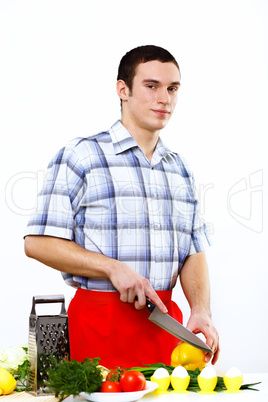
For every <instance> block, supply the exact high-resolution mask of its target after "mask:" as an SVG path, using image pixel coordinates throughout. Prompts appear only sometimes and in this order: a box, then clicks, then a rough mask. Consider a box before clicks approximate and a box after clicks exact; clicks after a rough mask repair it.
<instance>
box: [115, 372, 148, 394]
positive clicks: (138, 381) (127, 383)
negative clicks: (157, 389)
mask: <svg viewBox="0 0 268 402" xmlns="http://www.w3.org/2000/svg"><path fill="white" fill-rule="evenodd" d="M120 385H121V388H122V391H124V392H134V391H142V390H144V389H145V387H146V379H145V377H144V375H143V374H142V373H141V372H140V371H136V370H130V371H126V372H125V373H124V374H123V375H122V377H121V379H120Z"/></svg>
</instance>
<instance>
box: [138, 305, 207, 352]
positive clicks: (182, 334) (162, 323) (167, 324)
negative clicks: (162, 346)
mask: <svg viewBox="0 0 268 402" xmlns="http://www.w3.org/2000/svg"><path fill="white" fill-rule="evenodd" d="M146 306H147V308H148V310H149V311H150V313H151V314H150V316H149V320H150V321H152V322H153V323H154V324H156V325H158V326H159V327H161V328H163V329H164V330H165V331H167V332H169V333H170V334H171V335H173V336H175V337H176V338H179V339H180V340H181V341H183V342H186V343H188V344H189V345H192V346H194V347H196V348H198V349H201V350H203V351H204V352H208V353H213V352H212V350H211V349H210V348H209V347H208V345H207V344H206V343H205V342H203V341H202V340H201V339H200V338H198V336H196V335H195V334H194V333H193V332H191V331H189V329H187V328H185V327H184V326H183V325H181V324H180V323H179V322H178V321H177V320H175V319H174V318H173V317H171V316H170V315H168V314H164V313H162V311H161V310H160V309H159V308H158V307H157V306H156V305H155V304H154V303H152V302H151V301H150V300H148V299H146Z"/></svg>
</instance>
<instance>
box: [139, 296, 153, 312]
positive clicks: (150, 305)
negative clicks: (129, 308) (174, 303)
mask: <svg viewBox="0 0 268 402" xmlns="http://www.w3.org/2000/svg"><path fill="white" fill-rule="evenodd" d="M135 300H138V296H135ZM146 307H147V308H148V310H149V311H150V313H152V312H153V310H154V308H155V304H154V303H153V302H151V300H149V299H147V297H146Z"/></svg>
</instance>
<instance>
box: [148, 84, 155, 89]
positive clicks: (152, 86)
mask: <svg viewBox="0 0 268 402" xmlns="http://www.w3.org/2000/svg"><path fill="white" fill-rule="evenodd" d="M147 88H150V89H155V85H153V84H148V85H147Z"/></svg>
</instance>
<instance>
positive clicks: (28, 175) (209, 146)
mask: <svg viewBox="0 0 268 402" xmlns="http://www.w3.org/2000/svg"><path fill="white" fill-rule="evenodd" d="M267 5H268V3H267V1H265V0H224V1H217V0H203V1H199V0H192V1H186V0H185V1H183V0H166V1H165V2H162V1H158V0H147V1H140V0H136V1H135V2H130V1H126V0H114V1H109V0H107V1H105V0H76V1H69V0H64V1H63V0H62V1H60V0H53V1H52V0H46V1H40V0H18V1H15V0H0V59H1V60H0V81H1V82H0V115H1V117H0V132H1V158H0V164H1V178H0V180H1V182H0V184H1V187H0V189H1V199H0V202H1V243H0V244H1V276H0V349H2V348H4V347H6V346H9V345H18V344H21V343H26V342H27V337H28V316H29V314H30V309H31V300H32V296H33V295H39V294H41V295H47V294H59V293H63V294H64V295H65V298H66V301H67V304H68V303H69V301H70V298H71V297H72V295H73V293H74V291H73V289H71V288H69V287H68V286H67V285H65V284H64V282H63V280H62V279H61V275H60V273H58V272H57V271H55V270H53V269H50V268H48V267H45V266H43V265H42V264H40V263H38V262H37V261H34V260H30V259H28V258H27V257H26V256H25V255H24V250H23V234H24V230H25V227H26V225H27V221H28V218H29V213H30V212H31V209H32V208H33V205H34V202H35V198H36V194H37V191H38V189H39V188H40V186H41V184H42V180H43V176H44V173H45V170H46V166H47V163H48V162H49V160H50V158H51V157H52V156H53V155H54V153H55V152H56V151H57V150H58V149H59V148H60V147H62V146H63V145H65V144H66V142H67V141H69V140H70V139H72V138H73V137H76V136H88V135H89V134H93V133H96V132H99V131H100V130H105V129H108V128H109V127H110V126H111V125H112V124H113V122H114V121H115V120H116V119H117V118H119V117H120V107H119V101H118V99H117V95H116V92H115V82H116V74H117V66H118V63H119V60H120V58H121V57H122V55H123V54H124V53H125V52H126V51H128V50H129V49H131V48H133V47H136V46H139V45H142V44H156V45H159V46H163V47H166V48H167V49H168V50H169V51H170V52H171V53H173V54H174V56H175V57H176V58H177V60H178V62H179V64H180V67H181V73H182V86H181V89H180V92H179V101H178V105H177V110H176V112H175V115H174V116H173V119H172V121H171V122H170V123H169V125H168V126H167V128H166V129H165V130H164V131H163V133H162V138H163V139H164V141H165V142H166V143H167V144H168V145H169V146H170V147H172V149H174V150H176V151H177V152H179V153H181V154H182V155H184V156H185V157H186V158H187V159H188V160H189V161H190V163H191V165H192V168H193V169H194V171H195V174H196V178H197V181H198V183H199V185H198V186H199V187H198V188H199V195H200V202H201V207H202V212H203V213H204V214H205V216H206V218H207V222H208V225H209V228H210V231H211V233H212V235H213V237H214V245H213V247H211V248H210V249H209V250H208V252H207V255H208V260H209V268H210V278H211V303H212V312H213V319H214V322H215V325H216V326H217V329H218V331H219V333H220V339H221V349H222V351H221V357H220V360H219V362H218V363H217V365H216V369H217V370H218V371H225V370H227V369H228V368H230V367H232V366H237V367H239V368H240V369H241V371H242V372H253V371H255V372H264V371H267V363H268V346H267V335H266V334H267V330H268V324H267V321H268V320H267V316H268V307H267V305H268V303H267V299H266V296H267V283H268V274H267V255H266V247H267V223H268V222H267V209H266V208H265V206H266V205H267V174H268V164H267V141H266V136H267V128H268V123H267V120H268V119H267V110H268V96H267V94H268V74H267V68H268V63H267V46H268V32H267V20H268V7H267ZM174 299H175V300H176V301H177V302H178V303H179V305H180V306H181V308H182V310H183V311H184V317H185V318H184V319H185V323H186V322H187V319H188V317H189V309H188V305H187V302H186V301H185V299H184V296H183V294H182V292H181V289H180V286H179V285H177V287H176V289H175V291H174ZM55 308H56V307H55ZM56 310H57V309H56ZM57 312H58V311H55V313H57Z"/></svg>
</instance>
